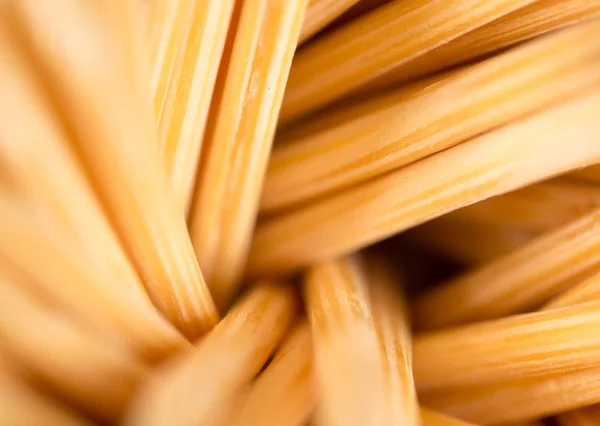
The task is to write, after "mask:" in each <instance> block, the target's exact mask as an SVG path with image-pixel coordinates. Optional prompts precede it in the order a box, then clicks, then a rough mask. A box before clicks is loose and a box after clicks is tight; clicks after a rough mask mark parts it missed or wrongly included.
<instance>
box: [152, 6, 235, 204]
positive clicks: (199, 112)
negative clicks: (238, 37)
mask: <svg viewBox="0 0 600 426" xmlns="http://www.w3.org/2000/svg"><path fill="white" fill-rule="evenodd" d="M192 3H195V4H194V8H193V10H192V11H191V13H192V15H193V18H192V24H191V28H190V31H189V34H187V38H186V39H185V40H183V43H182V44H184V46H185V52H184V55H183V59H182V64H181V68H180V69H179V70H175V74H174V75H173V76H171V79H172V80H173V81H171V83H170V84H171V86H173V87H172V89H171V90H170V91H169V93H168V95H167V99H165V106H164V108H163V112H162V114H161V116H160V122H159V125H158V128H159V138H160V140H161V142H162V151H163V156H164V159H165V164H166V167H167V170H168V172H169V173H170V174H171V180H172V183H173V188H174V190H175V196H176V198H177V200H178V202H179V203H180V204H181V205H182V206H183V209H184V210H185V212H186V213H187V212H188V210H189V207H190V203H191V198H192V196H193V187H194V182H195V179H196V168H197V166H198V161H199V158H200V150H201V146H202V140H203V137H204V130H205V127H206V121H207V117H208V110H209V106H210V102H211V99H212V95H213V89H214V86H215V81H216V78H217V71H218V69H219V63H220V61H221V56H222V54H223V50H224V47H225V39H226V38H227V30H228V28H229V23H230V21H231V17H232V13H233V7H234V4H235V0H210V1H206V0H198V1H194V2H192Z"/></svg>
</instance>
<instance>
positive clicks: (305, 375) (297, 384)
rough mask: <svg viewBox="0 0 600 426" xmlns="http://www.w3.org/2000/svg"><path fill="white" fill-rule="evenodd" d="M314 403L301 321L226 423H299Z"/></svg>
mask: <svg viewBox="0 0 600 426" xmlns="http://www.w3.org/2000/svg"><path fill="white" fill-rule="evenodd" d="M316 402H317V395H316V391H315V389H314V383H313V367H312V341H311V334H310V327H309V325H308V323H307V322H305V321H302V322H301V323H299V324H297V325H296V326H295V327H294V329H293V330H292V332H291V333H290V335H289V336H288V337H287V338H286V340H285V341H284V343H283V344H282V346H281V347H280V348H279V350H278V351H277V353H276V354H275V358H273V360H272V361H271V363H270V364H269V366H268V367H267V368H266V370H265V371H263V372H262V373H261V374H260V375H259V376H258V378H257V379H256V381H255V382H254V384H253V385H252V386H251V387H250V389H249V391H248V392H247V394H246V395H245V396H244V398H243V402H242V403H241V405H240V406H238V407H237V409H236V410H235V411H236V412H235V414H234V416H233V420H231V421H230V422H228V423H227V425H230V426H253V425H256V426H300V425H303V424H304V422H305V421H306V420H307V419H308V417H309V416H310V414H311V413H312V411H313V409H314V407H315V404H316Z"/></svg>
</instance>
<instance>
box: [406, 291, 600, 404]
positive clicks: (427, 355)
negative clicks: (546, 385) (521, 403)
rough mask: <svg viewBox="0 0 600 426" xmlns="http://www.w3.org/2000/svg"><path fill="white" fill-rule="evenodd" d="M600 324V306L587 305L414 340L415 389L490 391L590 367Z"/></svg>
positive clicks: (594, 362) (595, 357) (596, 354)
mask: <svg viewBox="0 0 600 426" xmlns="http://www.w3.org/2000/svg"><path fill="white" fill-rule="evenodd" d="M448 300H449V304H452V299H448ZM599 321H600V303H597V302H590V303H583V304H579V305H575V306H571V307H566V308H561V309H552V310H548V311H545V312H534V313H529V314H523V315H516V316H509V317H506V318H501V319H497V320H492V321H487V322H481V323H477V324H472V325H466V326H461V327H455V328H448V329H444V330H440V331H437V332H429V333H423V334H417V335H415V337H414V344H413V360H414V361H413V372H414V375H415V383H416V385H417V389H418V390H419V391H423V392H427V391H435V390H439V389H452V388H453V387H467V386H475V385H484V384H485V385H491V384H492V383H502V382H509V381H511V380H515V379H526V378H530V377H548V376H552V375H554V374H561V373H562V374H564V373H567V372H569V371H575V370H581V369H585V368H590V367H594V366H596V365H598V358H599V357H600V351H599V350H598V347H599V346H600V344H599V342H598V339H599V336H598V333H597V329H598V322H599Z"/></svg>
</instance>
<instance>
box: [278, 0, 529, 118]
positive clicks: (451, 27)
mask: <svg viewBox="0 0 600 426" xmlns="http://www.w3.org/2000/svg"><path fill="white" fill-rule="evenodd" d="M531 2H532V0H493V1H490V0H486V1H482V0H469V1H465V0H460V1H459V0H444V1H436V2H430V1H425V0H409V1H405V0H395V1H392V2H390V3H388V4H385V5H383V6H382V7H380V8H377V9H376V10H374V11H373V12H371V13H369V14H367V15H363V16H361V17H359V18H357V19H356V20H354V21H352V22H351V23H349V24H347V25H344V26H342V27H340V28H338V29H336V30H334V31H332V32H330V33H328V34H325V35H324V36H323V37H320V38H319V39H318V40H315V42H314V43H311V44H310V45H308V46H306V48H304V49H301V50H300V51H299V52H298V54H297V55H296V58H295V59H294V64H293V66H292V70H291V72H290V78H289V82H288V85H287V88H286V95H285V98H284V101H283V105H282V108H281V114H280V117H279V123H280V124H281V125H283V124H286V123H289V122H291V121H293V120H296V119H298V118H300V117H301V116H303V115H306V114H307V113H309V112H310V111H314V110H315V109H317V108H319V107H320V106H323V105H325V104H327V103H329V102H331V101H333V100H335V99H336V98H339V97H340V96H342V95H344V94H346V93H347V92H349V91H351V90H352V89H355V88H356V87H358V86H360V85H361V84H364V83H366V82H367V81H369V80H370V79H372V78H375V77H376V76H377V75H379V74H382V73H384V72H385V71H387V70H389V69H391V68H393V67H395V66H398V65H400V64H402V63H407V62H409V61H410V60H412V59H414V58H416V57H418V56H420V55H423V54H425V53H426V52H428V51H430V50H432V49H434V48H436V47H438V46H439V45H441V44H443V43H447V42H449V41H450V40H453V39H455V38H457V37H459V36H460V35H462V34H465V33H467V32H469V31H472V30H474V29H475V28H478V27H480V26H481V25H484V24H486V23H488V22H490V21H492V20H494V19H497V18H499V17H500V16H502V15H504V14H506V13H509V12H512V11H514V10H516V9H518V8H519V7H522V6H525V5H527V4H529V3H531ZM400 29H401V30H400Z"/></svg>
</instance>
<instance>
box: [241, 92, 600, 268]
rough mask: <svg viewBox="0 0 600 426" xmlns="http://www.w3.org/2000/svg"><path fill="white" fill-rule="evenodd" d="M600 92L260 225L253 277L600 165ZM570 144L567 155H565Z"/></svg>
mask: <svg viewBox="0 0 600 426" xmlns="http://www.w3.org/2000/svg"><path fill="white" fill-rule="evenodd" d="M599 107H600V94H599V93H598V91H597V89H593V90H590V91H589V93H588V94H586V95H585V96H583V97H580V98H577V99H575V100H572V101H570V102H566V103H564V104H561V105H560V106H557V107H555V108H551V109H549V110H546V111H544V112H542V113H539V114H537V115H535V116H532V117H528V118H524V119H523V120H519V121H517V122H515V123H513V124H510V125H507V126H505V127H502V128H500V129H497V130H494V131H492V132H490V133H487V134H484V135H482V136H479V137H476V138H474V139H472V140H470V141H468V142H465V143H463V144H461V145H458V146H455V147H453V148H451V149H448V150H446V151H443V152H441V153H438V154H436V155H433V156H431V157H428V158H426V159H424V160H422V161H419V162H417V163H415V164H412V165H409V166H406V167H404V168H401V169H399V170H397V171H394V172H392V173H389V174H387V175H385V176H382V177H380V178H378V179H375V180H373V181H370V182H367V183H364V184H362V185H358V186H356V187H354V188H352V189H349V190H347V191H344V192H342V193H340V194H338V195H334V196H331V197H329V198H327V199H326V200H323V201H319V202H315V203H313V204H309V205H307V206H304V207H301V208H298V209H296V210H292V211H291V212H289V213H285V214H282V215H279V216H275V217H274V218H272V219H269V220H266V221H265V222H264V223H262V224H259V226H258V228H257V231H256V233H255V238H254V241H253V245H252V248H251V251H250V259H249V266H248V275H251V276H252V275H254V276H255V275H257V274H276V273H283V272H287V271H292V270H295V269H298V268H301V267H303V266H306V265H309V264H311V263H315V262H319V261H323V260H326V259H329V258H332V257H335V256H337V255H340V254H343V253H349V252H352V251H355V250H357V249H359V248H361V247H364V246H366V245H369V244H372V243H374V242H376V241H379V240H382V239H384V238H387V237H389V236H391V235H393V234H396V233H398V232H401V231H403V230H406V229H408V228H411V227H414V226H416V225H419V224H421V223H423V222H426V221H427V220H431V219H433V218H435V217H438V216H441V215H443V214H445V213H448V212H450V211H453V210H456V209H458V208H460V207H464V206H467V205H470V204H473V203H475V202H477V201H481V200H483V199H486V198H489V197H492V196H495V195H500V194H503V193H506V192H509V191H513V190H515V189H518V188H521V187H524V186H527V185H529V184H531V183H534V182H537V181H540V180H544V179H546V178H549V177H552V176H554V175H558V174H561V173H564V172H566V171H568V170H572V169H575V168H578V167H582V166H585V165H588V164H593V163H595V162H597V161H598V160H599V159H600V144H598V139H597V138H598V134H599V132H598V130H599V129H598V128H599V127H600V123H599V122H598V120H597V119H596V115H595V114H596V113H595V111H597V109H598V108H599ZM565 141H569V149H568V150H565V149H564V147H565Z"/></svg>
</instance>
